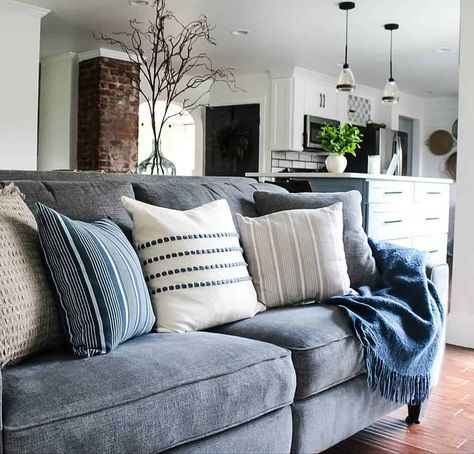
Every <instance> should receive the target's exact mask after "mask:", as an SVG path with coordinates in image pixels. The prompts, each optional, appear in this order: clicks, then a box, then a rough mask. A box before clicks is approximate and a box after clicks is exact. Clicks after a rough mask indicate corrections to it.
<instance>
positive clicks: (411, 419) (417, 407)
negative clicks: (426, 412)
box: [405, 404, 421, 425]
mask: <svg viewBox="0 0 474 454" xmlns="http://www.w3.org/2000/svg"><path fill="white" fill-rule="evenodd" d="M420 412H421V404H414V405H408V416H407V417H406V418H405V422H406V423H407V424H409V425H410V424H420Z"/></svg>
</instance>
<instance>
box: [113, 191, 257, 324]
mask: <svg viewBox="0 0 474 454" xmlns="http://www.w3.org/2000/svg"><path fill="white" fill-rule="evenodd" d="M122 202H123V204H124V206H125V208H126V209H127V211H128V212H129V214H130V216H131V217H132V219H133V240H134V243H135V247H136V249H137V251H138V256H139V257H140V260H141V262H142V267H143V271H144V274H145V280H146V282H147V284H148V289H149V290H150V294H151V301H152V304H153V309H154V311H155V315H156V328H157V330H158V331H160V332H185V331H195V330H202V329H207V328H212V327H214V326H219V325H223V324H225V323H230V322H235V321H237V320H242V319H244V318H249V317H252V316H254V315H255V314H256V313H257V312H259V311H261V310H264V309H265V308H264V306H262V305H261V304H260V303H258V301H257V295H256V293H255V289H254V287H253V285H252V280H251V278H250V276H249V273H248V270H247V263H246V262H245V260H244V258H243V256H242V249H241V247H240V244H239V235H238V234H237V231H236V229H235V225H234V222H233V220H232V214H231V212H230V208H229V205H228V203H227V202H226V201H225V200H217V201H215V202H211V203H207V204H205V205H202V206H200V207H198V208H194V209H192V210H188V211H177V210H171V209H168V208H161V207H156V206H153V205H147V204H145V203H142V202H137V201H136V200H132V199H129V198H127V197H122Z"/></svg>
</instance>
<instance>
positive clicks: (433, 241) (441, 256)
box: [413, 234, 448, 263]
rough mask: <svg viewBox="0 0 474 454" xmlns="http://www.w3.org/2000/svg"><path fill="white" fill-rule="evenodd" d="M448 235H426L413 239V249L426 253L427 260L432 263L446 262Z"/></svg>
mask: <svg viewBox="0 0 474 454" xmlns="http://www.w3.org/2000/svg"><path fill="white" fill-rule="evenodd" d="M447 244H448V235H447V234H444V235H427V236H418V237H414V238H413V247H414V248H415V249H419V250H421V251H425V252H427V253H428V257H427V259H428V260H429V261H431V262H434V263H444V262H446V257H447V253H448V248H447Z"/></svg>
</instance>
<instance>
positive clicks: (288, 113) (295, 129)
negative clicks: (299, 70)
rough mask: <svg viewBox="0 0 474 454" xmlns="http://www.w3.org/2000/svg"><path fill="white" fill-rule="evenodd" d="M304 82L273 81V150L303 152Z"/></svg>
mask: <svg viewBox="0 0 474 454" xmlns="http://www.w3.org/2000/svg"><path fill="white" fill-rule="evenodd" d="M304 99H305V87H304V81H303V80H300V79H297V78H295V77H285V78H280V79H273V81H272V115H271V135H272V138H271V149H272V150H273V151H281V150H284V151H286V150H294V151H303V132H304Z"/></svg>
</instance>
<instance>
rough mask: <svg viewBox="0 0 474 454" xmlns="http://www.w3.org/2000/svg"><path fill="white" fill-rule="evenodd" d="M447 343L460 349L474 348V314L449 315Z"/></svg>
mask: <svg viewBox="0 0 474 454" xmlns="http://www.w3.org/2000/svg"><path fill="white" fill-rule="evenodd" d="M446 342H447V343H448V344H451V345H458V346H459V347H467V348H474V314H468V313H451V314H449V315H448V330H447V338H446Z"/></svg>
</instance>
